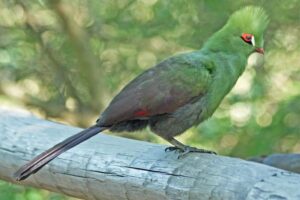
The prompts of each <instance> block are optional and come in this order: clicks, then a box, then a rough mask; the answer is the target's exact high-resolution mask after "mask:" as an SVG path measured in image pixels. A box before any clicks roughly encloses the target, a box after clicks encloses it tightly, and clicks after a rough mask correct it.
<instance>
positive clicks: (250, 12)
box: [227, 6, 269, 36]
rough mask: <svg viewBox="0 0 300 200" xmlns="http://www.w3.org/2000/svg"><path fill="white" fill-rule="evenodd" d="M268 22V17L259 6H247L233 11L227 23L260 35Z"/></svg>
mask: <svg viewBox="0 0 300 200" xmlns="http://www.w3.org/2000/svg"><path fill="white" fill-rule="evenodd" d="M268 23H269V18H268V16H267V14H266V12H265V11H264V9H262V8H261V7H256V6H247V7H245V8H242V9H240V10H238V11H236V12H235V13H233V14H232V15H231V16H230V18H229V20H228V23H227V25H228V26H234V27H238V28H239V29H240V30H242V31H244V32H247V33H251V34H253V35H258V36H259V35H261V34H262V33H263V32H264V31H265V29H266V27H267V25H268Z"/></svg>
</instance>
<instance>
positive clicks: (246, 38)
mask: <svg viewBox="0 0 300 200" xmlns="http://www.w3.org/2000/svg"><path fill="white" fill-rule="evenodd" d="M241 38H242V40H244V42H246V43H248V44H250V45H253V46H254V45H255V44H253V41H254V36H253V35H252V34H250V33H243V34H242V36H241Z"/></svg>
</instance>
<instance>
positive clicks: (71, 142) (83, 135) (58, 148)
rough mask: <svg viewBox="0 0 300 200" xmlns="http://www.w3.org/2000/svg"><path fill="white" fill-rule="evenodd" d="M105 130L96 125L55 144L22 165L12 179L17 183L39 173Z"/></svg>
mask: <svg viewBox="0 0 300 200" xmlns="http://www.w3.org/2000/svg"><path fill="white" fill-rule="evenodd" d="M103 130H105V128H104V127H99V126H97V125H94V126H91V127H89V128H87V129H85V130H83V131H81V132H79V133H77V134H75V135H73V136H71V137H69V138H67V139H65V140H64V141H62V142H60V143H58V144H56V145H55V146H53V147H52V148H50V149H48V150H47V151H45V152H43V153H41V154H40V155H38V156H36V157H35V158H34V159H32V160H31V161H29V162H28V163H27V164H25V165H23V166H22V167H21V168H20V169H19V170H18V171H17V172H16V173H15V174H14V177H15V179H16V180H17V181H21V180H24V179H26V178H27V177H29V176H30V175H31V174H34V173H36V172H37V171H39V170H40V169H41V168H42V167H43V166H45V165H46V164H47V163H48V162H50V161H51V160H53V159H54V158H56V157H57V156H59V155H60V154H62V153H63V152H65V151H67V150H69V149H71V148H72V147H74V146H76V145H78V144H80V143H82V142H83V141H85V140H87V139H89V138H91V137H93V136H94V135H96V134H97V133H99V132H101V131H103Z"/></svg>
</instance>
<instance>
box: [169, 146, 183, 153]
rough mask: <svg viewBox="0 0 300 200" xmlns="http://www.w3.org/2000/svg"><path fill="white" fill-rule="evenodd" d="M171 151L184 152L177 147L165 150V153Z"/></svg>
mask: <svg viewBox="0 0 300 200" xmlns="http://www.w3.org/2000/svg"><path fill="white" fill-rule="evenodd" d="M169 151H175V152H183V150H182V149H181V148H179V147H175V146H171V147H167V148H165V152H169Z"/></svg>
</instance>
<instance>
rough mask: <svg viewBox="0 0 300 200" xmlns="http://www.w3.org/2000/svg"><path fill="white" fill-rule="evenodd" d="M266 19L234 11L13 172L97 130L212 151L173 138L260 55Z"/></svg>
mask: <svg viewBox="0 0 300 200" xmlns="http://www.w3.org/2000/svg"><path fill="white" fill-rule="evenodd" d="M268 21H269V20H268V17H267V15H266V14H265V12H264V10H263V9H262V8H259V7H254V6H249V7H245V8H243V9H241V10H238V11H236V12H235V13H234V14H233V15H232V16H231V17H230V18H229V20H228V21H227V23H226V24H225V25H224V26H223V27H222V28H221V29H220V30H219V31H218V32H216V33H215V34H213V35H212V36H211V37H210V38H209V39H208V41H207V42H206V43H205V44H204V46H203V47H202V49H201V50H197V51H193V52H189V53H183V54H179V55H175V56H172V57H169V58H167V59H165V60H163V61H162V62H160V63H158V64H157V65H155V66H154V67H152V68H150V69H148V70H146V71H145V72H143V73H142V74H140V75H139V76H137V77H136V78H135V79H133V80H132V81H131V82H130V83H129V84H128V85H126V86H125V87H124V88H123V89H122V90H121V92H120V93H119V94H118V95H116V96H115V97H114V98H113V100H112V101H111V102H110V104H109V105H108V107H107V108H106V109H105V110H104V111H103V113H102V114H101V115H100V117H99V119H98V120H97V122H96V124H95V125H93V126H91V127H90V128H87V129H85V130H83V131H82V132H80V133H77V134H75V135H73V136H71V137H69V138H67V139H66V140H64V141H62V142H61V143H59V144H57V145H55V146H54V147H52V148H51V149H49V150H47V151H46V152H44V153H42V154H40V155H38V156H37V157H35V158H34V159H33V160H31V161H30V162H29V163H27V164H26V165H24V166H22V167H21V168H20V169H19V170H18V171H17V172H16V173H15V177H16V180H23V179H25V178H27V177H28V176H30V175H31V174H33V173H35V172H37V171H38V170H39V169H41V168H42V167H43V166H44V165H45V164H47V163H48V162H50V161H51V160H52V159H54V158H55V157H57V156H58V155H60V154H61V153H63V152H65V151H66V150H68V149H70V148H72V147H74V146H76V145H77V144H79V143H81V142H83V141H85V140H87V139H89V138H90V137H92V136H94V135H96V134H97V133H99V132H101V131H103V130H111V131H116V132H118V131H137V130H141V129H144V128H145V127H147V126H149V127H150V129H151V131H153V132H154V133H155V134H157V135H159V136H160V137H162V138H163V139H165V140H167V141H168V142H170V143H171V144H172V145H174V146H173V147H169V148H167V150H170V151H172V150H177V151H179V153H180V155H185V154H187V153H189V152H202V153H213V152H212V151H208V150H203V149H197V148H194V147H189V146H186V145H184V144H182V143H180V142H179V141H177V140H176V139H175V138H174V137H175V136H178V135H180V134H182V133H183V132H184V131H186V130H187V129H189V128H190V127H191V126H194V125H198V124H199V123H201V122H202V121H204V120H206V119H207V118H209V117H210V116H211V115H212V114H213V113H214V111H215V110H216V108H217V107H218V106H219V104H220V103H221V101H222V99H223V98H224V97H225V95H226V94H227V93H228V92H229V91H230V90H231V88H232V87H233V86H234V84H235V83H236V81H237V80H238V78H239V76H240V75H241V74H242V73H243V71H244V69H245V66H246V63H247V58H248V56H249V55H250V54H251V53H253V52H258V53H261V54H263V53H264V50H263V44H264V39H263V34H264V31H265V29H266V26H267V24H268Z"/></svg>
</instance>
